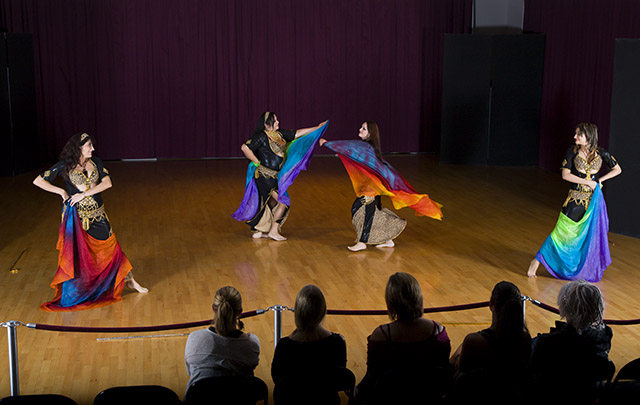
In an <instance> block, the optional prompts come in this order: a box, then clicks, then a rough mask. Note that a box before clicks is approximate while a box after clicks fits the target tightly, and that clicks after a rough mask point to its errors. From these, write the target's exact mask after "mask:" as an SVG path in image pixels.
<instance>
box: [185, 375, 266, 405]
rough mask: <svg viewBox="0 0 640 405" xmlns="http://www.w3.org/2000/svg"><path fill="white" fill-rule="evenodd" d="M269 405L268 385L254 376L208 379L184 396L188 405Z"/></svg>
mask: <svg viewBox="0 0 640 405" xmlns="http://www.w3.org/2000/svg"><path fill="white" fill-rule="evenodd" d="M258 401H264V405H268V401H269V389H268V388H267V384H265V382H264V381H262V380H261V379H260V378H258V377H254V376H220V377H208V378H203V379H201V380H198V381H196V382H194V383H193V384H192V385H191V386H190V387H189V389H188V390H187V393H186V395H185V396H184V402H185V403H186V404H193V405H197V404H214V403H215V404H234V405H245V404H246V405H254V404H255V403H256V402H258Z"/></svg>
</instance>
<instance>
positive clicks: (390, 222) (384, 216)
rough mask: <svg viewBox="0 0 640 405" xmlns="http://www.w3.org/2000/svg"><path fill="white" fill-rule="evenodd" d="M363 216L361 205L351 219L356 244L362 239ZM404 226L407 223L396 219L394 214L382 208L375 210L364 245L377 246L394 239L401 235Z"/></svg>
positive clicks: (398, 218) (364, 210)
mask: <svg viewBox="0 0 640 405" xmlns="http://www.w3.org/2000/svg"><path fill="white" fill-rule="evenodd" d="M374 199H375V197H374ZM365 216H366V208H365V206H364V205H363V206H361V207H360V208H359V209H358V211H356V213H355V215H354V216H353V218H351V223H352V224H353V229H354V230H355V231H356V240H355V241H356V242H360V239H362V231H363V229H364V221H365ZM406 226H407V221H406V220H404V219H402V218H400V217H398V216H397V215H396V214H395V213H394V212H392V211H390V210H388V209H386V208H382V209H381V210H379V209H377V208H376V209H375V211H374V213H373V222H372V224H371V229H370V230H369V239H368V240H367V241H366V242H364V243H366V244H367V245H378V244H380V243H383V242H386V241H388V240H391V239H395V238H396V237H397V236H398V235H400V234H401V233H402V231H403V230H404V228H405V227H406Z"/></svg>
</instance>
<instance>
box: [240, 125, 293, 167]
mask: <svg viewBox="0 0 640 405" xmlns="http://www.w3.org/2000/svg"><path fill="white" fill-rule="evenodd" d="M295 138H296V130H295V129H279V130H278V131H273V132H269V135H267V133H265V131H259V132H256V133H254V134H253V136H252V137H251V139H249V140H248V141H247V142H245V145H247V146H248V147H249V149H251V151H252V152H253V153H254V154H255V155H256V157H257V158H258V160H259V161H260V166H263V167H266V168H268V169H271V170H275V171H276V172H278V171H279V170H280V168H281V167H282V163H283V162H284V160H285V152H286V150H287V143H289V142H291V141H293V140H294V139H295Z"/></svg>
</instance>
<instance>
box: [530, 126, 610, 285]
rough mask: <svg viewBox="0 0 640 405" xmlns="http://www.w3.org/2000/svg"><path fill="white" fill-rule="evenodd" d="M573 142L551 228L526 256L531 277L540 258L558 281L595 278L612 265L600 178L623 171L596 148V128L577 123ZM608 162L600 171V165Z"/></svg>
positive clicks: (598, 279) (597, 279) (567, 158)
mask: <svg viewBox="0 0 640 405" xmlns="http://www.w3.org/2000/svg"><path fill="white" fill-rule="evenodd" d="M573 138H574V139H575V145H574V146H572V147H570V148H569V150H567V154H566V156H565V159H564V161H563V162H562V178H563V179H564V180H566V181H568V182H570V183H571V187H570V188H569V195H568V196H567V199H566V200H565V202H564V205H563V207H562V212H561V213H560V216H559V218H558V222H557V223H556V226H555V228H554V229H553V231H552V232H551V234H550V235H549V237H547V239H546V240H545V242H544V243H543V244H542V247H541V248H540V250H539V251H538V253H537V254H536V257H535V258H534V259H533V260H532V261H531V264H530V265H529V270H528V272H527V274H528V276H529V277H531V278H535V277H536V272H537V270H538V267H539V266H540V263H542V264H543V265H544V267H546V269H547V270H548V271H549V273H550V274H551V275H552V276H554V277H556V278H559V279H561V280H579V279H582V280H586V281H590V282H597V281H600V280H601V279H602V274H603V273H604V271H605V269H606V268H607V267H608V266H609V265H610V264H611V255H610V254H609V241H608V238H607V233H608V231H609V217H608V216H607V206H606V204H605V201H604V197H603V195H602V183H603V182H604V181H605V180H609V179H611V178H613V177H616V176H618V175H619V174H620V173H622V168H621V167H620V165H619V164H618V162H617V161H616V159H615V158H614V157H613V156H612V155H611V154H610V153H609V152H607V151H606V150H604V149H603V148H600V147H598V127H597V126H596V125H594V124H585V123H582V124H579V125H578V126H577V127H576V130H575V135H574V136H573ZM603 163H604V164H605V165H606V166H608V167H609V171H608V172H607V173H606V174H604V175H603V176H599V175H598V173H599V172H600V169H601V167H602V164H603Z"/></svg>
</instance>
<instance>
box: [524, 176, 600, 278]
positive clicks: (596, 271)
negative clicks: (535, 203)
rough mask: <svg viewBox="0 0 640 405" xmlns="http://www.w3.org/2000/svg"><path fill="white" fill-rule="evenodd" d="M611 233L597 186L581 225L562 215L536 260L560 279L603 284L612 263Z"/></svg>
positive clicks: (579, 222)
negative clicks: (603, 276)
mask: <svg viewBox="0 0 640 405" xmlns="http://www.w3.org/2000/svg"><path fill="white" fill-rule="evenodd" d="M608 232H609V217H608V216H607V206H606V204H605V201H604V198H603V196H602V190H601V189H600V187H596V189H595V190H594V191H593V196H592V197H591V202H590V203H589V207H588V208H587V211H586V212H585V214H584V216H583V217H582V218H581V219H580V220H579V221H578V222H575V221H573V220H571V219H570V218H569V217H567V216H566V215H565V214H563V213H560V217H559V218H558V222H557V223H556V227H555V228H554V229H553V231H552V232H551V234H550V235H549V237H547V239H546V240H545V241H544V243H543V244H542V247H541V248H540V250H539V251H538V253H537V254H536V259H538V261H540V263H542V264H543V265H544V267H546V268H547V270H548V271H549V273H551V275H552V276H554V277H556V278H559V279H561V280H579V279H582V280H586V281H590V282H597V281H600V280H601V279H602V274H603V273H604V271H605V269H606V268H607V267H608V266H609V265H610V264H611V255H610V253H609V240H608V238H607V233H608Z"/></svg>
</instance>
